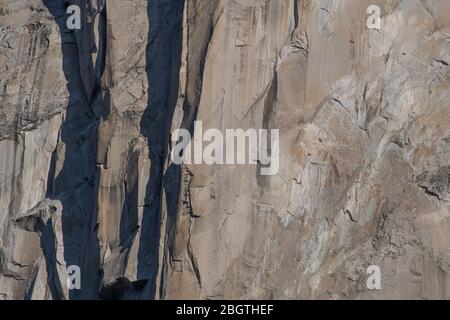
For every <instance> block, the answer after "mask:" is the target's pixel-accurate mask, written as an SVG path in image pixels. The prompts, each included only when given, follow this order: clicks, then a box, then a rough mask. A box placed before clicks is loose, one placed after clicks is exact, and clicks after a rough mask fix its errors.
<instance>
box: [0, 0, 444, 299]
mask: <svg viewBox="0 0 450 320" xmlns="http://www.w3.org/2000/svg"><path fill="white" fill-rule="evenodd" d="M73 4H75V5H79V6H80V7H81V8H82V10H81V17H82V28H81V30H77V31H71V30H68V29H67V27H66V19H67V16H68V15H67V14H66V13H65V12H66V7H67V6H68V5H73ZM370 5H377V6H379V7H380V8H381V17H382V23H381V28H380V29H379V30H376V29H369V28H368V26H367V24H366V22H367V19H368V18H369V15H370V14H368V13H367V8H368V7H369V6H370ZM449 64H450V3H449V1H447V0H422V1H420V0H208V1H205V0H184V1H183V0H67V1H57V0H0V71H1V74H2V76H1V77H0V299H80V298H91V299H97V298H104V299H152V298H156V299H178V298H189V299H206V298H208V299H221V298H228V299H229V298H232V299H254V298H258V299H361V298H368V299H381V298H383V299H398V298H403V299H450V274H449V272H450V102H449V101H450V91H449V88H450V67H449ZM194 121H202V125H203V130H204V131H205V130H207V129H209V128H218V129H220V130H222V131H225V130H226V129H236V128H242V129H244V130H246V129H249V128H255V129H279V130H280V131H279V133H280V168H279V172H278V174H276V175H273V176H264V175H261V166H260V165H206V164H203V165H195V164H186V165H181V166H178V165H175V164H174V163H172V162H171V160H170V157H169V154H170V139H171V132H173V131H174V130H175V129H178V128H186V129H189V130H191V132H192V130H193V128H194ZM73 265H76V266H79V267H80V270H81V289H80V290H73V289H72V290H69V289H68V288H67V286H66V281H67V278H68V274H67V272H66V270H67V268H68V267H69V266H73ZM370 265H377V266H379V267H380V270H381V290H369V289H368V288H367V286H366V280H367V278H368V274H367V272H366V271H367V268H368V267H369V266H370Z"/></svg>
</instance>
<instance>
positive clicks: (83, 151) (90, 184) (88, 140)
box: [42, 0, 108, 299]
mask: <svg viewBox="0 0 450 320" xmlns="http://www.w3.org/2000/svg"><path fill="white" fill-rule="evenodd" d="M44 5H45V6H46V7H47V9H48V10H49V12H50V13H51V15H52V16H53V17H54V19H55V21H56V22H57V24H58V27H59V32H60V34H61V50H62V60H63V61H62V67H63V72H64V75H65V78H66V80H67V90H68V93H69V98H68V105H67V109H66V112H65V117H64V118H63V123H62V125H61V128H60V136H59V140H60V141H59V143H58V147H57V150H55V151H54V153H53V156H52V162H51V167H50V171H49V175H48V187H47V198H51V199H55V200H59V201H60V202H61V204H62V208H63V209H62V217H61V219H62V236H63V237H62V238H63V246H64V247H63V250H64V260H65V261H64V262H65V264H66V266H67V267H68V266H70V265H77V266H79V267H80V270H81V289H80V290H70V291H69V298H70V299H97V298H98V290H99V283H100V271H99V270H100V268H99V252H100V250H99V243H98V238H97V227H98V226H97V213H96V212H97V210H96V196H97V189H98V180H99V172H98V169H97V165H96V153H97V140H98V138H97V137H98V134H97V133H98V127H99V123H100V120H101V117H106V115H107V113H108V107H107V106H108V97H107V96H105V95H104V93H103V92H102V90H101V85H100V79H99V77H97V78H96V80H95V83H94V86H93V88H92V92H87V91H86V84H85V83H83V79H82V77H83V75H82V72H83V71H82V68H81V67H80V53H79V51H80V49H79V46H78V45H77V41H76V32H81V31H75V32H73V31H70V30H68V29H67V27H66V19H67V17H68V15H67V14H66V9H67V4H66V2H65V1H61V0H44ZM82 10H85V8H83V9H82ZM99 14H100V17H101V18H102V19H104V15H105V12H104V10H103V12H101V13H99ZM99 25H100V27H99V28H100V30H97V31H98V32H99V34H100V35H101V36H100V48H95V49H96V50H99V51H98V52H99V54H98V57H97V61H96V65H95V67H94V66H93V65H92V62H90V61H89V62H88V61H84V63H91V67H92V70H94V72H96V73H97V74H100V75H101V74H102V73H103V69H104V47H105V41H106V38H105V37H104V36H102V35H104V32H105V30H103V24H102V23H100V24H99ZM82 27H84V28H89V30H83V32H90V33H92V34H93V32H94V30H93V24H84V25H83V26H82ZM102 48H103V49H102ZM96 106H97V107H98V106H102V108H95V107H96ZM99 109H100V112H99V111H95V110H99ZM102 113H103V114H102ZM60 157H64V158H63V159H59V158H60ZM61 160H62V167H61V168H59V167H58V166H59V165H60V161H61ZM51 227H52V226H48V228H51ZM42 245H43V246H47V245H49V244H44V243H43V244H42ZM59 245H61V244H59ZM54 250H55V252H56V250H57V249H56V248H54ZM44 252H45V251H44ZM50 258H51V257H48V258H47V257H46V259H47V264H49V265H48V266H47V269H48V271H49V272H51V273H52V272H56V265H55V264H56V263H61V261H56V258H55V259H50ZM53 260H54V261H53ZM55 276H56V274H50V275H49V277H48V281H49V282H51V281H53V280H52V279H54V278H55ZM63 285H65V284H63ZM49 287H50V288H52V287H54V284H51V283H49ZM53 291H54V290H53ZM52 294H53V295H54V296H53V298H54V299H62V298H64V297H62V296H61V294H59V293H58V292H52Z"/></svg>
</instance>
